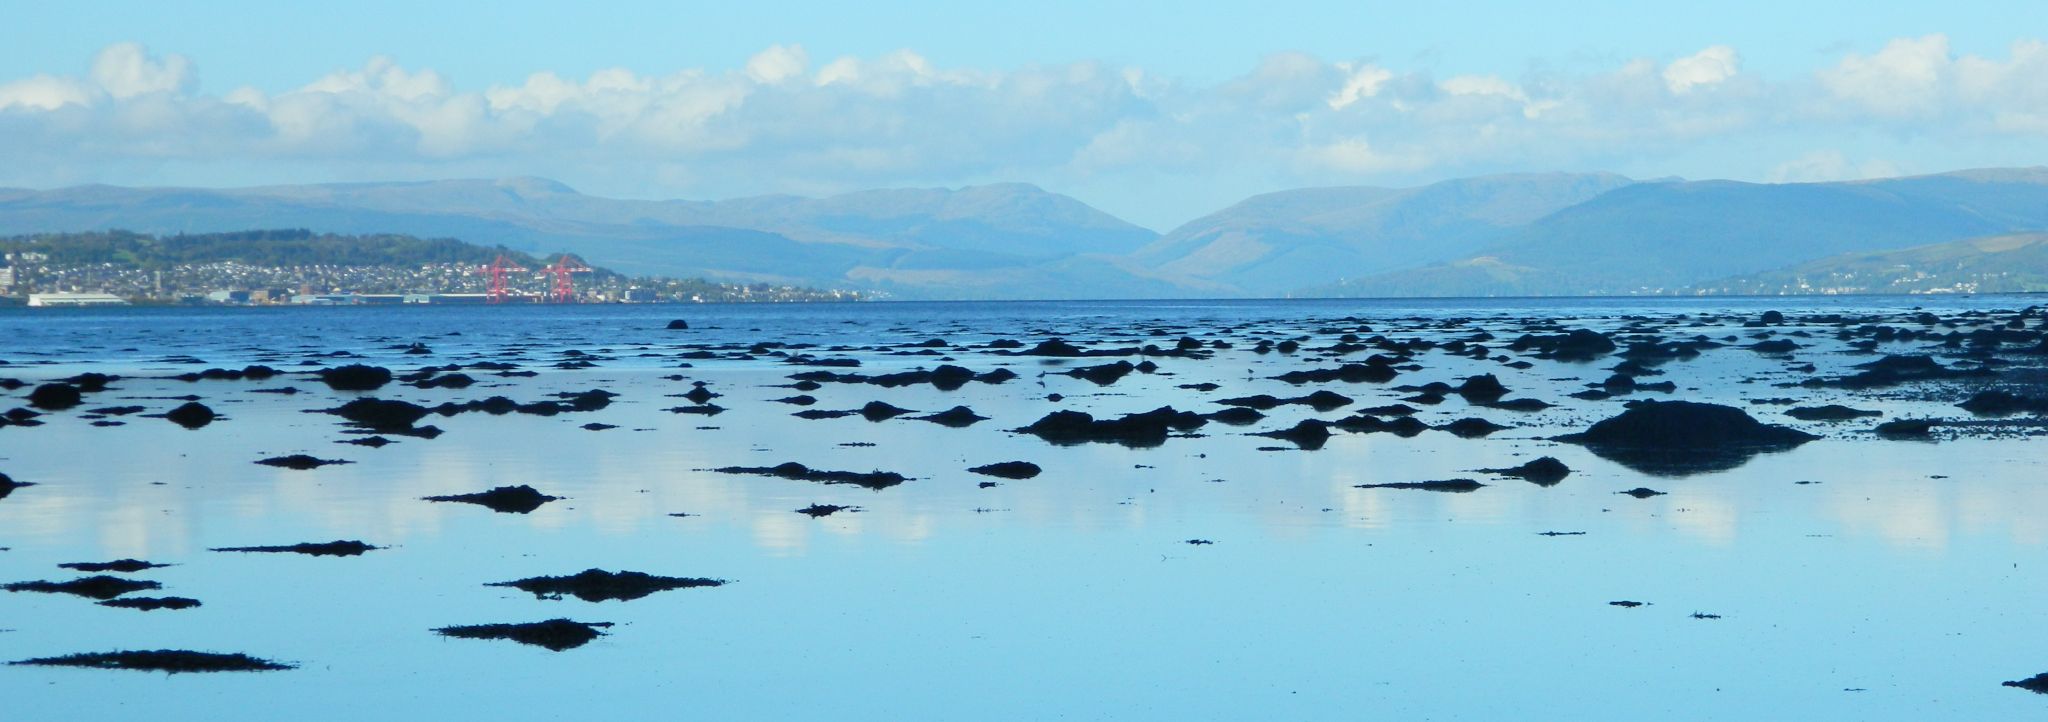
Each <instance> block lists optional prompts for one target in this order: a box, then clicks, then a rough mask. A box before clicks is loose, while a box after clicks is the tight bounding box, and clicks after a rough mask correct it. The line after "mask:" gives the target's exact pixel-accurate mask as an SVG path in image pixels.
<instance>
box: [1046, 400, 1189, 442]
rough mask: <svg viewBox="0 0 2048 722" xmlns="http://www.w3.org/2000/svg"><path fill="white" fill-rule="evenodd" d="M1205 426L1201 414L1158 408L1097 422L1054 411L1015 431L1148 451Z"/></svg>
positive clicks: (1084, 415) (1049, 438) (1079, 414)
mask: <svg viewBox="0 0 2048 722" xmlns="http://www.w3.org/2000/svg"><path fill="white" fill-rule="evenodd" d="M1205 423H1208V419H1205V418H1203V417H1202V416H1201V415H1200V414H1196V413H1194V412H1192V411H1179V410H1176V409H1174V408H1173V407H1171V406H1161V407H1159V408H1156V409H1153V410H1151V411H1146V412H1142V413H1136V414H1128V415H1125V416H1120V417H1117V418H1114V419H1097V418H1095V417H1094V416H1093V415H1091V414H1089V413H1087V412H1085V411H1054V412H1052V413H1050V414H1046V415H1045V416H1044V417H1042V418H1040V419H1039V420H1037V421H1034V422H1032V423H1031V425H1030V426H1026V427H1023V428H1019V429H1016V430H1015V431H1016V432H1017V433H1022V434H1031V435H1033V436H1037V437H1038V438H1041V439H1045V440H1046V441H1050V442H1052V443H1055V444H1081V443H1088V442H1102V443H1115V444H1122V445H1124V446H1130V447H1151V446H1158V445H1160V444H1164V443H1166V437H1167V435H1168V434H1169V433H1171V432H1174V431H1192V430H1194V429H1198V428H1201V427H1202V425H1203V424H1205Z"/></svg>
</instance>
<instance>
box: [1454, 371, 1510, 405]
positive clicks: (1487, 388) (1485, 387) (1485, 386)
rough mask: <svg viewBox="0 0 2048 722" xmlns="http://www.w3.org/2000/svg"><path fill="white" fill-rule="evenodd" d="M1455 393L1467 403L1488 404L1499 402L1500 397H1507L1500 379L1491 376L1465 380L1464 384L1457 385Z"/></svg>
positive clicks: (1484, 375) (1506, 390) (1506, 391)
mask: <svg viewBox="0 0 2048 722" xmlns="http://www.w3.org/2000/svg"><path fill="white" fill-rule="evenodd" d="M1457 393H1458V395H1459V396H1463V397H1465V400H1466V401H1468V402H1471V403H1475V404H1490V403H1493V402H1495V401H1499V400H1500V398H1501V397H1502V396H1506V395H1508V387H1506V386H1502V385H1501V383H1500V379H1499V378H1496V377H1494V375H1493V374H1480V375H1478V376H1473V377H1471V378H1468V379H1465V382H1464V383H1461V384H1458V388H1457Z"/></svg>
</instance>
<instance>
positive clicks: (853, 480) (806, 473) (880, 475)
mask: <svg viewBox="0 0 2048 722" xmlns="http://www.w3.org/2000/svg"><path fill="white" fill-rule="evenodd" d="M712 471H716V472H718V473H721V474H755V475H759V476H773V477H777V478H782V479H792V480H795V481H811V482H817V483H820V484H852V485H854V486H858V487H862V488H866V489H873V490H876V491H880V490H882V489H887V488H889V487H892V486H896V485H897V484H901V483H903V482H905V481H909V480H910V477H907V476H904V475H902V474H898V473H896V472H893V471H869V472H856V471H821V470H818V469H812V468H810V467H808V466H804V465H803V464H799V463H796V462H794V461H790V462H784V463H781V464H777V465H775V466H725V467H719V468H717V469H712Z"/></svg>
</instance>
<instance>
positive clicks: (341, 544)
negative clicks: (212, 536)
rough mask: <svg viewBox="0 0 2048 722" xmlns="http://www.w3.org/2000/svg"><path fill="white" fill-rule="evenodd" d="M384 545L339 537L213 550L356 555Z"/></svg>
mask: <svg viewBox="0 0 2048 722" xmlns="http://www.w3.org/2000/svg"><path fill="white" fill-rule="evenodd" d="M382 548H383V547H377V546H370V545H369V544H365V543H363V542H360V541H355V540H352V539H337V540H335V541H331V542H301V543H298V544H283V545H273V546H254V547H214V548H213V549H212V550H211V551H217V552H243V553H252V554H304V555H306V556H312V557H354V556H362V555H363V553H364V552H372V551H376V550H378V549H382Z"/></svg>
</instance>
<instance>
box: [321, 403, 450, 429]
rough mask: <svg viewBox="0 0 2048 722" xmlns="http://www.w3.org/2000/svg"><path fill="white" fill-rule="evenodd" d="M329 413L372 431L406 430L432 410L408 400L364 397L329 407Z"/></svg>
mask: <svg viewBox="0 0 2048 722" xmlns="http://www.w3.org/2000/svg"><path fill="white" fill-rule="evenodd" d="M327 413H330V414H334V415H336V416H340V417H342V418H344V419H348V420H349V421H350V422H352V423H354V424H355V425H357V426H361V427H363V428H366V429H370V430H372V431H405V430H408V429H411V428H413V424H416V423H419V420H420V419H423V418H426V416H427V414H429V413H432V410H431V409H428V408H427V407H425V406H421V405H419V404H415V403H410V402H406V401H397V400H392V399H378V398H362V399H355V400H353V401H350V402H348V403H346V404H342V405H341V406H340V407H337V408H333V409H328V410H327Z"/></svg>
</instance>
